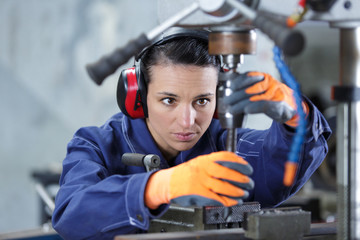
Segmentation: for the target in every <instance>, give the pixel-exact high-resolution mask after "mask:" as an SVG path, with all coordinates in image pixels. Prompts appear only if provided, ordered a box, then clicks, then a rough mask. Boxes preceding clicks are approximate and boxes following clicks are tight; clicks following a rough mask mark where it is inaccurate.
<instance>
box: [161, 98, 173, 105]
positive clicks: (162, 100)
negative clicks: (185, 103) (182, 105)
mask: <svg viewBox="0 0 360 240" xmlns="http://www.w3.org/2000/svg"><path fill="white" fill-rule="evenodd" d="M161 102H162V103H164V104H165V105H173V104H174V103H175V99H174V98H169V97H167V98H163V99H161Z"/></svg>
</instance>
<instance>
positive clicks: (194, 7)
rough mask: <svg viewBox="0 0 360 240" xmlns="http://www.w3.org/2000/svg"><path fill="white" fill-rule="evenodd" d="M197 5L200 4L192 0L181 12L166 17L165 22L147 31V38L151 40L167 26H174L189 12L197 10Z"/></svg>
mask: <svg viewBox="0 0 360 240" xmlns="http://www.w3.org/2000/svg"><path fill="white" fill-rule="evenodd" d="M199 7H200V6H199V3H198V2H193V3H192V4H190V6H189V7H187V8H185V9H183V10H181V12H178V13H177V14H176V15H174V16H173V17H171V18H169V19H167V20H166V21H165V22H163V23H161V24H160V25H159V26H157V27H156V28H154V29H153V30H151V31H150V32H148V33H147V34H146V37H147V39H149V40H153V39H154V38H156V37H157V36H159V35H160V34H161V33H162V32H163V31H165V30H166V29H168V28H169V27H172V26H174V25H175V24H176V23H178V22H180V21H181V20H183V19H184V18H186V17H187V16H189V15H190V14H191V13H193V12H195V11H196V10H198V9H199Z"/></svg>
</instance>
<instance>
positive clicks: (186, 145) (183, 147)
mask: <svg viewBox="0 0 360 240" xmlns="http://www.w3.org/2000/svg"><path fill="white" fill-rule="evenodd" d="M195 144H196V142H195V143H193V142H186V143H180V144H179V143H178V144H176V146H174V148H175V149H176V150H177V151H180V152H182V151H186V150H189V149H191V148H192V147H194V146H195Z"/></svg>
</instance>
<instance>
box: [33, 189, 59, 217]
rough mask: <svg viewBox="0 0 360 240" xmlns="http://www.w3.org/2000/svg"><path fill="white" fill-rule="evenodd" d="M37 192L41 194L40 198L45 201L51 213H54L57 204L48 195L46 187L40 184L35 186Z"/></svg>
mask: <svg viewBox="0 0 360 240" xmlns="http://www.w3.org/2000/svg"><path fill="white" fill-rule="evenodd" d="M35 190H36V192H37V193H38V194H39V196H40V197H41V199H42V200H43V201H44V203H45V204H46V206H48V207H49V209H50V211H51V213H52V212H54V209H55V203H54V201H53V200H52V198H51V197H50V195H49V194H48V192H47V191H46V189H45V187H44V186H43V185H42V184H40V183H36V184H35Z"/></svg>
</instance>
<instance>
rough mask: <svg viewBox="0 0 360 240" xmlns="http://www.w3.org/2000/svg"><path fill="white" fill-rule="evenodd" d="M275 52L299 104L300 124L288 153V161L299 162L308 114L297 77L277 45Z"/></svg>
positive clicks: (286, 80)
mask: <svg viewBox="0 0 360 240" xmlns="http://www.w3.org/2000/svg"><path fill="white" fill-rule="evenodd" d="M273 52H274V61H275V64H276V67H277V69H278V71H279V72H280V75H281V78H282V79H283V81H284V83H285V84H286V85H287V86H289V87H290V88H291V89H292V90H293V91H294V97H295V101H296V105H297V112H298V115H299V121H298V126H297V128H296V132H295V135H294V138H293V142H292V145H291V149H290V152H289V155H288V161H289V162H293V163H296V164H298V162H299V156H300V150H301V145H302V144H303V142H304V138H305V134H306V124H307V123H306V116H305V113H304V110H303V108H302V99H301V91H300V86H299V84H298V83H297V82H296V80H295V77H294V76H293V75H292V74H291V72H290V70H289V68H288V67H287V65H286V63H284V61H283V60H282V59H281V50H280V48H279V47H277V46H275V47H274V49H273Z"/></svg>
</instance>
